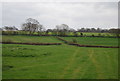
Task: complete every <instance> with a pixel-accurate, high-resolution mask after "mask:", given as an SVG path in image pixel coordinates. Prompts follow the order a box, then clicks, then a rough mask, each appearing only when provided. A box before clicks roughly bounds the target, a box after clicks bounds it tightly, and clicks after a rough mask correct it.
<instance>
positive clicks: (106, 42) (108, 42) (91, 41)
mask: <svg viewBox="0 0 120 81" xmlns="http://www.w3.org/2000/svg"><path fill="white" fill-rule="evenodd" d="M61 38H63V39H65V40H67V41H69V42H72V41H73V39H75V40H76V41H77V43H79V44H85V45H103V46H118V38H102V37H61Z"/></svg>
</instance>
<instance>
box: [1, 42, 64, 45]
mask: <svg viewBox="0 0 120 81" xmlns="http://www.w3.org/2000/svg"><path fill="white" fill-rule="evenodd" d="M0 43H2V44H25V45H61V44H62V43H18V42H0Z"/></svg>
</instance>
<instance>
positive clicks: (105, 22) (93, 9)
mask: <svg viewBox="0 0 120 81" xmlns="http://www.w3.org/2000/svg"><path fill="white" fill-rule="evenodd" d="M117 7H118V5H117V2H79V3H75V2H74V3H48V2H47V3H35V2H31V3H20V2H19V3H15V2H14V3H12V2H11V3H10V2H8V3H3V14H4V15H3V26H4V25H15V26H17V27H20V24H22V23H23V22H24V21H25V19H26V18H29V17H31V18H35V19H37V20H38V21H39V22H40V23H41V24H43V25H44V26H45V27H47V28H54V27H55V26H56V25H57V24H63V23H65V24H68V25H69V26H70V27H73V28H80V27H102V28H110V27H117V24H118V21H117V20H118V19H117V17H118V14H117V12H118V10H117Z"/></svg>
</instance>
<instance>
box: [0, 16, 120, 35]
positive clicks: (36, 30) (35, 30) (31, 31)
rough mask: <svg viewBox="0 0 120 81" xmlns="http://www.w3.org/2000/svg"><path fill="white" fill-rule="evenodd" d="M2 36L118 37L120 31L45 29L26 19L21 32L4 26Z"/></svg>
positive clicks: (61, 26) (57, 26) (32, 20)
mask: <svg viewBox="0 0 120 81" xmlns="http://www.w3.org/2000/svg"><path fill="white" fill-rule="evenodd" d="M0 31H2V34H3V35H4V34H8V35H11V34H12V35H16V34H27V35H35V34H36V35H43V34H44V35H50V34H51V35H57V36H67V35H68V33H69V32H72V33H73V34H74V35H75V36H78V35H80V36H83V33H84V32H96V33H111V34H114V35H116V36H119V35H120V29H119V28H117V29H113V28H112V29H100V28H97V29H96V28H81V29H77V30H75V29H73V28H70V27H69V26H68V25H67V24H60V25H56V27H55V28H54V29H45V27H44V26H43V25H42V24H40V23H39V21H38V20H36V19H33V18H28V19H26V21H25V23H23V24H22V26H21V30H19V29H18V28H16V27H15V26H12V27H10V26H4V27H3V28H0Z"/></svg>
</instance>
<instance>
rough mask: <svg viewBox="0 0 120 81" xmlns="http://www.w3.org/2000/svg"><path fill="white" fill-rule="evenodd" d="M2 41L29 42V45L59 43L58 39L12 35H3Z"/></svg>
mask: <svg viewBox="0 0 120 81" xmlns="http://www.w3.org/2000/svg"><path fill="white" fill-rule="evenodd" d="M2 41H11V42H25V43H26V42H29V43H60V42H61V41H59V40H58V39H56V38H54V37H52V36H51V37H47V36H42V37H40V36H21V35H19V36H12V35H9V36H7V35H3V36H2Z"/></svg>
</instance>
